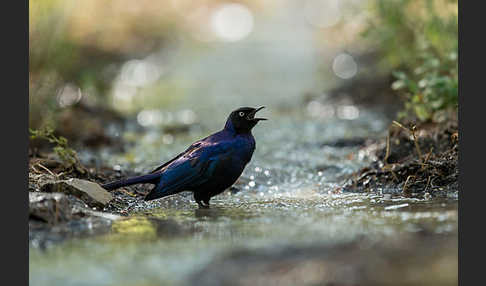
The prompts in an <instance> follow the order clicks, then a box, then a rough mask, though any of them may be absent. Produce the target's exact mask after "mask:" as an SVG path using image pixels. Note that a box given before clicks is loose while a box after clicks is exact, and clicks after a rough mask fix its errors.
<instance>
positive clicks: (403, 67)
mask: <svg viewBox="0 0 486 286" xmlns="http://www.w3.org/2000/svg"><path fill="white" fill-rule="evenodd" d="M457 9H458V6H457V1H455V0H419V1H415V0H377V1H375V2H373V10H374V11H375V13H376V16H377V17H373V18H371V21H370V22H369V26H368V27H367V28H366V30H365V31H364V32H363V35H364V37H366V38H367V39H368V40H370V42H371V43H372V44H374V45H375V46H376V48H377V49H378V50H379V51H380V52H381V53H382V55H383V58H382V61H381V64H382V66H383V68H385V69H387V70H389V71H392V74H393V76H394V78H395V81H394V82H393V84H392V86H391V87H392V89H393V90H397V91H399V92H401V93H402V94H404V95H405V97H406V99H405V110H404V111H403V112H401V113H400V114H399V115H400V117H406V116H415V117H417V119H418V120H420V121H427V120H432V119H433V117H434V115H435V114H436V112H437V111H441V110H444V109H448V108H456V107H457V97H458V62H457V57H458V16H457V12H458V10H457Z"/></svg>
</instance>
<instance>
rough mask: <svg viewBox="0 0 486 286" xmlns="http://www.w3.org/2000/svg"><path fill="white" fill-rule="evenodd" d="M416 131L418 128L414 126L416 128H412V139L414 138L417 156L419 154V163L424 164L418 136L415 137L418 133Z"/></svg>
mask: <svg viewBox="0 0 486 286" xmlns="http://www.w3.org/2000/svg"><path fill="white" fill-rule="evenodd" d="M416 131H417V127H416V126H415V125H414V126H413V127H412V130H411V132H412V137H413V143H414V144H415V149H416V150H417V154H418V156H419V161H420V162H423V160H422V152H421V151H420V147H419V145H418V140H417V136H415V132H416Z"/></svg>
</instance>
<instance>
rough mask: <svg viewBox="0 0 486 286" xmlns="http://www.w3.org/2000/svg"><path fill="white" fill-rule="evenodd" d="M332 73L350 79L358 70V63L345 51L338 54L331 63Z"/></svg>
mask: <svg viewBox="0 0 486 286" xmlns="http://www.w3.org/2000/svg"><path fill="white" fill-rule="evenodd" d="M332 70H333V71H334V74H335V75H337V76H338V77H340V78H342V79H350V78H352V77H354V76H355V75H356V73H357V72H358V64H357V63H356V61H355V60H354V58H353V57H352V56H350V55H348V54H346V53H342V54H339V55H338V56H337V57H335V58H334V61H333V63H332Z"/></svg>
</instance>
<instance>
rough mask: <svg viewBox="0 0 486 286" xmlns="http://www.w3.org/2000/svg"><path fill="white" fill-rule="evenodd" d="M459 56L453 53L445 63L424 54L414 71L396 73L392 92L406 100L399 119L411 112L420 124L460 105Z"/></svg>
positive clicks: (444, 60)
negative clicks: (404, 97) (440, 112)
mask: <svg viewBox="0 0 486 286" xmlns="http://www.w3.org/2000/svg"><path fill="white" fill-rule="evenodd" d="M456 59H457V54H455V53H451V55H450V56H449V58H447V59H443V60H442V62H441V60H440V59H438V58H437V57H435V56H433V55H431V54H423V55H422V56H421V57H420V58H419V61H420V63H419V64H417V67H416V68H415V69H414V71H413V72H405V71H394V72H393V73H392V74H393V76H394V77H395V78H396V81H394V82H393V83H392V86H391V87H392V89H393V90H399V91H401V92H403V93H404V94H405V95H406V97H407V100H406V102H405V110H404V111H403V112H401V113H400V114H399V117H405V116H407V115H410V113H412V114H415V115H416V116H417V118H418V119H419V120H421V121H427V120H431V119H432V117H433V115H434V114H435V113H436V112H437V111H440V110H444V109H447V108H451V107H452V108H454V107H456V106H457V98H458V77H457V60H456Z"/></svg>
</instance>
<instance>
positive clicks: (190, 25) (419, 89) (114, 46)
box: [29, 0, 458, 129]
mask: <svg viewBox="0 0 486 286" xmlns="http://www.w3.org/2000/svg"><path fill="white" fill-rule="evenodd" d="M284 2H285V1H284ZM287 2H289V1H287ZM307 2H312V3H314V4H315V3H317V4H316V5H322V3H321V2H319V1H307ZM331 2H333V1H330V2H329V3H331ZM334 2H336V1H334ZM334 2H333V3H334ZM225 3H226V2H223V1H216V0H204V1H197V2H194V1H187V0H180V1H178V0H172V1H147V0H142V1H127V0H120V1H96V0H84V1H69V0H68V1H61V0H42V1H40V0H31V1H29V127H30V128H32V129H38V128H42V127H44V126H46V125H49V126H51V127H53V128H55V129H58V127H59V126H60V124H59V122H61V121H62V122H63V124H67V123H66V122H67V121H66V118H67V117H69V114H70V113H69V112H72V111H71V109H73V108H79V106H84V107H85V108H86V107H87V108H91V109H96V110H98V111H100V110H101V111H103V112H102V113H104V114H110V112H111V110H113V109H114V110H116V111H117V112H128V113H132V114H134V112H138V111H140V110H142V109H143V108H147V107H149V106H151V107H153V108H159V107H160V106H163V105H164V104H165V103H166V102H171V101H174V100H177V98H179V97H181V96H184V95H185V91H184V89H181V84H185V85H190V84H191V80H192V79H184V80H185V82H183V83H181V82H180V80H181V78H180V77H174V78H170V77H169V78H168V79H166V80H160V78H161V76H162V75H167V74H171V72H172V71H170V70H164V69H161V68H160V66H162V65H159V63H163V64H165V65H167V63H168V62H170V61H171V58H172V57H173V56H174V55H175V54H177V51H178V50H180V47H181V46H183V47H184V49H186V51H187V50H190V51H191V52H192V54H187V53H186V54H185V55H183V56H181V55H179V57H180V58H181V57H182V58H184V59H185V60H186V61H188V62H190V61H191V60H192V58H191V57H196V56H197V54H198V53H199V52H200V51H201V50H204V49H211V48H214V47H215V46H217V43H218V42H225V43H227V44H228V45H231V44H232V43H233V42H236V41H238V38H234V35H232V34H225V32H227V31H226V30H225V26H224V25H223V26H215V24H214V23H215V21H216V22H217V21H218V20H219V19H223V20H224V21H226V22H224V23H227V24H228V23H229V24H232V23H231V15H232V14H231V13H229V14H228V15H229V16H227V15H225V16H224V17H226V18H224V17H223V16H221V17H219V18H217V17H216V18H217V19H216V20H214V18H215V17H213V16H214V14H215V13H214V11H216V9H219V8H218V7H220V6H221V5H223V4H225ZM235 3H236V2H235ZM237 3H239V4H242V5H244V6H243V7H247V8H248V10H249V11H253V13H254V15H258V16H259V17H266V16H267V15H269V14H271V13H274V14H276V13H277V12H272V11H277V10H276V7H278V6H279V5H280V6H281V5H283V4H282V3H283V2H279V1H250V0H248V1H238V2H237ZM296 3H297V4H296ZM300 3H301V2H299V1H296V2H295V3H294V4H293V5H294V6H298V5H299V4H300ZM336 3H338V2H336ZM342 3H344V4H342ZM233 4H234V3H233ZM314 4H313V5H314ZM302 5H303V11H304V13H307V14H306V17H307V19H308V20H309V21H310V22H311V24H313V25H314V26H318V28H319V29H316V31H315V33H314V34H315V37H316V38H317V39H319V35H320V34H321V35H322V33H323V31H325V33H326V37H321V40H322V39H325V41H321V42H322V43H321V44H322V46H323V47H322V49H326V48H327V49H330V47H331V48H332V47H334V48H335V49H339V48H342V47H343V45H344V46H345V47H346V50H348V51H363V50H367V49H368V50H369V49H372V50H376V51H379V53H380V57H379V58H380V66H381V68H382V69H383V70H385V72H386V73H388V74H391V75H393V76H394V78H395V81H394V83H393V84H392V86H391V88H392V89H393V90H395V91H396V92H393V93H392V94H393V96H396V95H397V94H402V95H404V96H405V98H406V99H405V107H406V108H405V113H403V114H402V115H405V114H407V115H409V116H410V115H413V116H416V117H417V118H418V119H419V120H424V121H425V120H431V119H433V115H434V113H435V112H436V111H438V110H443V109H446V108H449V107H455V105H457V86H458V71H457V49H458V42H457V41H458V37H457V35H458V30H457V9H458V7H457V1H451V0H369V1H357V0H353V1H351V0H350V1H344V2H341V3H340V4H339V5H341V6H340V7H341V9H343V7H345V6H346V5H347V6H349V7H350V8H349V9H348V10H346V11H352V12H349V13H348V15H347V16H346V15H345V16H346V17H347V18H348V19H353V21H348V22H346V23H351V24H350V25H353V29H351V28H350V25H348V26H345V25H343V24H342V23H343V22H344V21H342V18H336V19H333V18H332V17H328V19H330V20H329V21H331V22H323V21H322V19H321V18H319V15H314V14H312V13H313V8H314V7H315V5H314V6H312V5H307V4H302ZM326 5H327V4H326ZM335 5H338V4H335ZM332 7H334V6H332ZM332 7H331V8H332ZM336 7H337V6H336ZM232 8H235V7H234V5H233V7H232ZM327 8H329V7H327ZM333 9H334V8H333ZM234 10H235V9H233V10H232V11H233V12H234ZM236 10H237V9H236ZM240 10H241V9H240ZM218 11H219V10H218ZM233 12H232V13H233ZM331 12H333V10H332V9H331V10H330V12H329V15H330V16H332V15H333V14H332V13H331ZM299 13H302V11H295V14H296V15H297V14H299ZM220 14H221V13H220ZM240 14H241V13H240ZM329 15H328V16H329ZM237 16H238V15H237ZM243 16H244V17H251V15H250V16H245V15H244V13H243ZM222 17H223V18H222ZM244 17H243V19H245V18H244ZM228 18H229V19H228ZM356 19H359V20H360V21H357V20H356ZM250 20H251V21H253V18H251V19H250ZM354 20H356V21H354ZM336 23H337V24H336ZM233 24H234V23H233ZM251 24H252V25H253V22H251ZM334 24H336V25H335V27H333V28H329V26H332V25H334ZM255 25H256V24H255ZM215 27H216V28H215ZM235 27H236V28H235V29H236V30H238V29H239V31H240V32H241V33H245V31H244V29H245V28H246V27H245V26H241V25H240V26H238V23H237V24H236V26H235ZM233 28H234V27H233ZM214 29H216V32H217V33H216V34H215V33H214ZM218 29H219V30H218ZM343 30H345V31H347V33H343ZM358 32H360V33H361V35H362V37H358V36H356V35H357V34H358ZM218 33H219V34H218ZM218 36H219V38H218ZM232 37H233V38H232ZM317 42H318V43H319V41H317ZM354 42H355V43H358V44H353V43H354ZM215 43H216V44H215ZM333 45H334V46H333ZM281 56H282V57H285V54H282V55H281ZM282 59H283V58H282ZM344 60H346V58H344ZM323 62H324V61H323ZM207 68H208V69H212V68H217V67H210V66H209V67H207ZM295 68H296V69H298V68H299V67H297V66H296V67H295ZM323 69H324V70H326V69H329V68H328V67H326V66H325V68H321V70H323ZM361 70H365V69H361ZM127 74H128V75H130V74H137V75H140V74H142V75H143V76H142V77H140V76H138V77H132V78H131V79H130V80H129V81H126V80H125V81H124V82H123V84H120V82H122V81H123V80H124V78H123V77H124V76H126V75H127ZM255 78H258V75H256V76H255ZM284 81H285V80H283V81H282V82H284ZM127 82H128V83H127ZM304 92H305V91H303V92H302V93H304ZM133 94H137V97H133ZM154 94H157V95H161V96H157V97H154V96H153V95H154ZM114 98H115V99H117V100H114ZM126 99H129V100H126ZM397 99H398V97H397ZM98 113H99V112H98ZM88 114H89V113H88ZM113 116H115V115H113ZM115 117H116V116H115ZM79 120H80V121H82V119H79ZM90 120H92V118H90V116H87V118H86V119H85V125H96V124H97V123H98V122H96V124H95V123H93V122H91V123H90Z"/></svg>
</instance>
